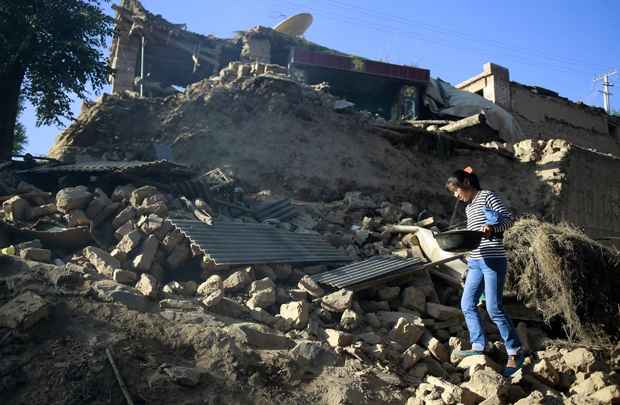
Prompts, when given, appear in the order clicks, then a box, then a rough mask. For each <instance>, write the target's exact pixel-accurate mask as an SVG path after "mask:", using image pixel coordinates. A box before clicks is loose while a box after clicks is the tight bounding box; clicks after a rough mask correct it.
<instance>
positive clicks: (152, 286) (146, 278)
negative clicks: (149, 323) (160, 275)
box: [136, 273, 157, 299]
mask: <svg viewBox="0 0 620 405" xmlns="http://www.w3.org/2000/svg"><path fill="white" fill-rule="evenodd" d="M136 289H137V290H138V291H140V293H142V295H144V296H145V297H147V298H152V299H155V298H157V279H156V278H155V277H153V276H152V275H150V274H146V273H142V274H141V275H140V280H139V281H138V283H137V284H136Z"/></svg>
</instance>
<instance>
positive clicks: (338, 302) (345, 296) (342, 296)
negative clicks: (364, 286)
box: [321, 289, 353, 312]
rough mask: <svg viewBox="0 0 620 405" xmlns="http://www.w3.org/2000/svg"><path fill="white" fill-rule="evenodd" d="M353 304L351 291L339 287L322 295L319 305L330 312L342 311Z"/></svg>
mask: <svg viewBox="0 0 620 405" xmlns="http://www.w3.org/2000/svg"><path fill="white" fill-rule="evenodd" d="M352 304H353V291H351V290H346V289H341V290H338V291H336V292H333V293H331V294H329V295H326V296H324V297H323V298H322V299H321V306H322V307H323V308H324V309H326V310H328V311H331V312H344V310H345V309H349V308H351V305H352Z"/></svg>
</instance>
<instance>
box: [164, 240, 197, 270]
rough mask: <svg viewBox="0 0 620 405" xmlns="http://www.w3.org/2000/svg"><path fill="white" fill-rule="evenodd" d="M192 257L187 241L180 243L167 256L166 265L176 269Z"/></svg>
mask: <svg viewBox="0 0 620 405" xmlns="http://www.w3.org/2000/svg"><path fill="white" fill-rule="evenodd" d="M191 257H192V252H191V250H190V249H189V246H188V245H187V244H186V243H180V244H178V245H176V246H175V247H174V249H172V253H170V255H169V256H168V257H167V258H166V265H167V266H168V267H169V268H170V269H176V268H178V267H180V266H181V265H182V264H183V263H185V262H186V261H188V260H189V259H190V258H191Z"/></svg>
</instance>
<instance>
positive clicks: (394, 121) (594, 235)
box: [0, 0, 620, 405]
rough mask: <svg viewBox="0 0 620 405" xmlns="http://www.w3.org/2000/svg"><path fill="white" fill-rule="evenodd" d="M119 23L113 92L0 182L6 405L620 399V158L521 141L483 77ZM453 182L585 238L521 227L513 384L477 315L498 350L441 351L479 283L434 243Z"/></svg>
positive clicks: (138, 13) (132, 11) (552, 137)
mask: <svg viewBox="0 0 620 405" xmlns="http://www.w3.org/2000/svg"><path fill="white" fill-rule="evenodd" d="M116 10H117V29H116V34H115V37H114V40H113V43H112V49H111V63H112V67H113V68H114V75H113V77H112V80H111V81H112V83H113V94H111V95H104V96H102V97H101V98H99V99H98V100H96V101H94V102H85V103H84V104H83V107H82V111H81V113H80V116H79V118H78V119H77V120H76V121H75V122H74V123H72V125H71V126H70V127H68V128H67V129H66V130H65V131H63V132H62V133H61V134H60V135H59V136H58V139H57V141H56V143H55V144H54V146H53V147H52V149H51V150H50V153H49V158H48V160H47V161H46V162H41V161H37V160H32V159H28V160H26V161H13V162H6V163H4V164H2V165H1V166H0V172H1V173H2V177H1V178H0V200H1V201H2V209H1V210H0V216H1V217H2V220H1V221H0V244H1V245H2V246H0V247H1V248H2V255H0V265H2V266H5V267H6V268H8V269H9V271H8V272H3V273H2V274H0V303H1V304H2V306H0V339H1V340H0V342H1V343H2V344H3V347H6V349H3V350H5V352H6V353H7V354H8V355H7V360H6V361H4V360H3V362H0V393H3V394H4V393H5V392H6V393H7V398H9V399H10V400H15V401H21V402H31V403H42V402H53V400H56V399H58V400H63V401H65V402H68V403H97V401H99V402H102V403H103V402H106V401H107V402H108V403H109V402H113V403H120V402H122V401H123V400H124V401H126V402H127V403H131V402H132V397H133V398H135V399H136V401H137V402H138V401H140V402H142V403H162V404H163V403H170V402H172V401H184V402H185V403H204V402H222V401H223V402H225V403H239V404H243V403H250V402H253V403H291V402H295V403H328V404H344V403H378V404H396V403H405V402H406V403H407V404H408V405H411V404H413V405H418V404H458V403H464V404H468V405H469V404H478V403H483V402H484V403H485V404H504V403H518V404H520V405H524V404H529V403H549V402H552V403H553V402H555V403H561V402H564V403H571V404H578V403H592V404H600V403H610V402H612V401H618V400H620V385H619V384H620V381H619V379H618V374H617V370H618V358H619V357H618V354H617V348H616V349H613V343H615V342H616V341H617V338H618V330H617V326H616V325H617V320H618V319H619V318H618V316H619V314H618V311H617V308H618V305H620V296H618V294H617V291H619V288H620V286H619V285H618V282H619V281H620V277H617V275H618V271H620V260H619V259H618V254H617V251H614V250H613V249H612V248H611V247H608V246H605V245H603V244H601V243H599V241H597V240H594V239H598V240H600V242H604V243H605V244H607V245H613V243H614V242H616V239H617V238H618V237H619V236H620V234H619V230H620V215H619V214H620V212H619V209H620V201H619V199H620V187H619V186H618V184H617V182H615V181H614V180H613V179H610V176H609V173H610V172H615V171H617V170H618V168H620V158H618V157H617V156H616V155H615V154H614V152H613V150H611V149H612V146H613V144H612V143H609V144H604V143H601V145H602V146H601V148H602V147H603V146H605V145H607V146H608V147H609V148H610V149H609V150H603V149H599V148H597V149H598V151H594V150H592V148H593V144H585V143H577V142H572V140H570V139H564V137H563V134H562V133H558V134H553V133H552V132H550V131H552V128H553V127H552V126H550V125H548V126H545V125H541V126H540V127H536V126H535V125H536V121H535V120H533V119H531V120H528V121H524V119H523V117H522V116H526V113H525V112H521V113H519V112H518V111H519V108H524V107H523V106H521V105H520V104H519V103H516V104H513V103H512V102H510V103H508V102H505V101H506V100H505V99H502V98H501V97H500V93H501V89H502V88H503V87H502V86H505V85H507V84H510V83H511V82H510V83H509V82H507V81H504V82H501V83H502V84H501V86H500V81H499V79H497V82H496V81H495V80H496V77H495V76H493V75H491V76H489V77H486V76H485V77H484V78H483V79H480V80H479V82H478V81H476V80H474V81H472V82H471V83H470V84H471V86H470V87H467V86H460V85H458V86H457V88H455V87H453V86H451V85H450V84H449V83H446V82H444V81H442V80H440V79H433V78H431V77H430V72H429V71H428V70H425V69H421V68H414V67H410V66H398V65H393V64H387V63H382V62H376V61H370V60H367V59H363V58H360V57H357V56H352V55H346V54H343V53H340V52H338V51H335V50H330V49H327V48H325V47H322V46H320V45H317V44H313V43H311V42H309V41H307V40H305V39H303V38H299V37H296V36H291V35H288V34H286V33H283V32H279V31H277V30H275V29H271V28H267V27H256V28H253V29H250V30H248V31H244V32H240V33H239V35H238V36H237V37H236V38H232V39H219V38H215V37H212V36H204V35H200V34H196V33H192V32H189V31H187V30H186V29H184V27H183V26H181V25H179V24H173V23H170V22H168V21H166V20H165V19H164V18H163V17H161V16H156V15H153V14H152V13H150V12H148V11H147V10H145V9H144V8H143V7H142V6H141V4H140V3H139V2H138V1H136V0H125V1H122V2H121V5H120V6H119V7H117V8H116ZM493 66H494V65H493ZM492 69H496V68H495V67H493V68H492ZM506 78H507V73H506ZM483 82H484V83H488V86H489V87H488V88H484V89H482V94H481V95H476V94H472V91H473V92H480V91H481V90H480V89H476V88H475V87H474V83H477V84H476V85H481V84H480V83H483ZM494 86H495V87H494ZM510 86H513V85H512V84H510ZM458 87H461V89H462V90H468V91H462V90H459V89H458ZM514 87H515V89H517V87H518V85H514ZM485 89H486V90H485ZM504 89H505V88H504ZM545 97H546V96H545ZM516 99H517V97H516V96H515V97H514V99H513V100H516ZM502 100H504V101H502ZM515 110H516V112H515ZM592 111H594V112H595V111H596V110H592ZM513 116H514V119H513ZM520 116H521V118H520ZM549 116H550V117H553V115H552V113H551V112H550V113H549ZM552 120H553V118H549V119H546V120H545V122H546V123H547V124H548V123H549V122H551V121H552ZM606 122H607V123H609V122H612V121H611V120H609V121H606ZM528 125H529V126H528ZM566 127H567V128H568V127H571V126H570V125H569V124H566ZM532 128H540V131H541V132H540V133H539V135H537V136H533V137H531V138H533V139H530V138H528V136H527V134H528V133H530V132H531V131H532ZM571 128H572V127H571ZM585 128H586V127H585V126H584V127H582V128H581V129H579V131H582V130H583V131H585ZM573 129H574V128H573ZM574 130H575V129H574ZM575 131H577V130H575ZM541 134H542V135H541ZM569 135H570V136H571V137H578V134H577V132H571V133H570V134H569ZM586 136H588V135H584V137H586ZM597 136H602V134H598V135H595V136H594V137H593V138H592V139H598V138H596V137H597ZM575 143H576V144H575ZM603 152H605V153H603ZM465 166H473V167H474V168H475V170H476V172H477V173H479V174H480V176H481V178H482V180H483V186H484V187H485V188H489V189H492V190H495V191H497V192H498V193H500V194H501V195H502V197H503V198H504V200H505V201H507V202H508V204H509V206H510V207H511V209H512V210H513V211H514V212H515V213H516V214H517V216H527V215H528V214H533V215H535V216H537V217H539V218H542V219H544V220H546V221H551V222H560V221H568V222H571V223H573V224H576V225H578V226H579V227H580V228H581V230H580V229H576V228H574V227H571V226H567V225H561V226H553V225H551V224H546V223H542V222H541V221H540V220H538V219H533V218H532V217H528V218H525V219H522V220H521V221H519V222H518V223H517V224H516V225H515V227H514V228H513V230H512V231H509V232H507V234H506V245H507V247H508V254H509V257H510V260H511V265H512V266H513V267H514V266H518V271H513V272H512V273H511V277H510V278H509V282H508V285H507V287H508V288H509V290H510V291H509V292H508V294H507V297H506V308H507V311H508V312H509V313H510V315H511V317H512V318H513V319H514V320H515V321H517V322H518V327H517V331H518V333H519V336H520V339H521V340H522V341H523V342H524V346H525V347H526V348H527V351H528V352H530V353H531V356H530V357H529V360H528V363H527V364H526V367H525V368H524V369H523V370H521V371H520V372H518V373H517V374H516V375H515V376H513V377H512V378H505V377H503V376H502V375H501V370H502V366H501V365H500V364H501V363H503V362H504V361H505V360H506V359H505V351H504V350H503V346H502V343H501V342H500V337H499V332H498V330H497V329H496V328H495V326H494V324H493V323H492V322H491V320H490V318H488V314H486V312H485V311H482V314H483V317H484V322H485V329H486V330H487V331H488V332H489V338H490V340H491V341H492V342H493V347H492V348H491V349H490V351H489V353H487V354H485V355H482V356H473V358H470V359H460V358H456V357H454V356H452V354H453V353H454V351H455V350H457V349H459V348H460V347H461V346H466V345H467V343H466V342H467V331H466V328H465V325H464V322H463V318H462V314H461V311H460V309H459V308H458V304H459V295H460V294H459V290H460V289H461V288H462V279H463V276H464V272H465V269H466V267H467V265H466V263H465V261H464V258H463V254H458V253H450V252H446V251H444V250H442V249H440V248H439V246H438V244H437V242H436V240H435V237H434V234H435V233H436V232H437V231H439V230H441V229H446V228H450V227H454V226H459V224H462V222H461V221H462V220H463V219H464V218H463V217H462V215H463V207H462V206H461V205H459V204H456V205H455V204H454V200H453V199H452V198H451V196H450V195H448V193H446V190H445V186H444V184H445V179H446V178H447V177H448V176H449V175H450V174H451V173H452V171H453V170H454V169H456V168H462V167H465ZM508 175H509V176H510V177H507V176H508ZM582 231H585V232H586V233H587V235H586V234H584V233H583V232H582ZM533 286H535V287H533ZM53 326H55V327H53ZM35 335H36V336H38V339H31V338H30V336H35ZM554 338H564V339H568V340H569V341H568V342H559V343H558V342H557V341H555V342H553V341H552V339H554ZM574 342H579V344H580V345H581V346H580V347H576V346H575V345H574V344H573V343H574ZM593 343H596V345H593ZM59 347H61V348H70V350H58V348H59ZM5 352H3V354H4V353H5ZM41 353H46V354H45V357H44V358H40V359H39V360H40V361H39V362H38V363H36V364H35V362H30V360H29V359H31V358H32V357H33V356H36V355H39V356H41ZM49 381H55V382H60V383H59V384H54V385H53V386H52V385H49Z"/></svg>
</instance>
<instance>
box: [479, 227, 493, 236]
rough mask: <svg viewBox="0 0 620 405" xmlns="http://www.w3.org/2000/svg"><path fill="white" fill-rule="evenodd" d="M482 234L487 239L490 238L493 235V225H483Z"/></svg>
mask: <svg viewBox="0 0 620 405" xmlns="http://www.w3.org/2000/svg"><path fill="white" fill-rule="evenodd" d="M480 232H482V235H483V236H484V237H485V238H490V237H491V235H493V227H492V226H491V225H482V228H480Z"/></svg>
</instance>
